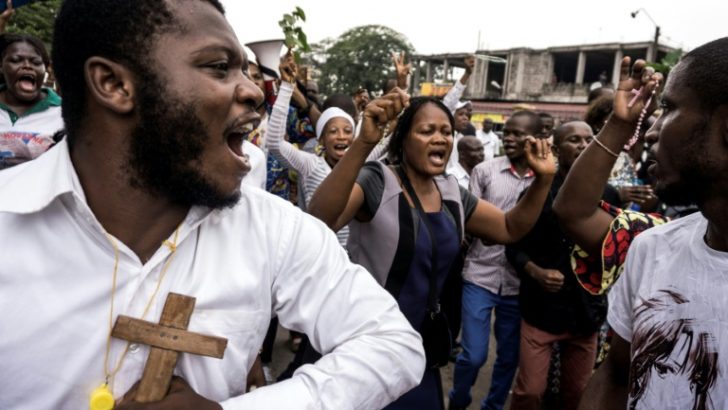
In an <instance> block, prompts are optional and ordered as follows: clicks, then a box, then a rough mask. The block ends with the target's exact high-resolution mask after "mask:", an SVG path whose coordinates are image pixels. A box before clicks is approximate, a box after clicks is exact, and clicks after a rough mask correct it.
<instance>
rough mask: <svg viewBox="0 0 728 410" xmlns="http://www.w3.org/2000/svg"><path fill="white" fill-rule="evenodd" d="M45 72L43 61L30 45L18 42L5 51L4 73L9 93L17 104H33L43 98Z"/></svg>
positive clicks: (3, 60)
mask: <svg viewBox="0 0 728 410" xmlns="http://www.w3.org/2000/svg"><path fill="white" fill-rule="evenodd" d="M45 71H46V67H45V64H44V63H43V59H42V58H41V56H40V54H38V52H37V51H35V48H33V46H31V45H30V44H28V43H26V42H23V41H16V42H15V43H13V44H11V45H9V46H8V47H7V48H6V49H5V54H4V55H3V59H2V72H3V75H4V76H5V82H6V84H7V86H8V88H7V91H8V93H9V94H11V95H12V96H13V97H14V98H15V100H17V101H16V102H19V103H26V104H31V103H35V102H37V101H38V100H40V99H41V98H42V95H41V92H40V90H41V87H42V86H43V80H44V77H45Z"/></svg>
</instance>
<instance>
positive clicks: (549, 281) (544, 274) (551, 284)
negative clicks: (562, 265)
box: [526, 262, 564, 293]
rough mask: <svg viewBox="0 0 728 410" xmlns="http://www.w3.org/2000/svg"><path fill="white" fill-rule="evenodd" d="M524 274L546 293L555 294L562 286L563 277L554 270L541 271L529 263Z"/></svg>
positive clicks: (541, 269)
mask: <svg viewBox="0 0 728 410" xmlns="http://www.w3.org/2000/svg"><path fill="white" fill-rule="evenodd" d="M526 272H528V274H529V275H530V276H531V277H532V278H533V279H535V280H536V282H538V283H539V284H540V285H541V287H542V288H544V290H546V291H547V292H553V293H556V292H558V291H559V290H561V287H563V286H564V275H563V274H562V273H561V272H559V271H557V270H556V269H543V268H541V267H540V266H538V265H536V264H535V263H533V262H529V263H528V264H527V265H526Z"/></svg>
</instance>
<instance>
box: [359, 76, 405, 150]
mask: <svg viewBox="0 0 728 410" xmlns="http://www.w3.org/2000/svg"><path fill="white" fill-rule="evenodd" d="M409 99H410V96H409V94H407V93H405V92H404V91H402V90H400V89H399V88H395V89H393V90H392V91H391V92H390V93H389V94H386V95H383V96H381V97H379V98H377V99H375V100H373V101H371V102H370V103H369V104H367V106H366V108H364V116H363V120H362V127H361V133H360V134H359V137H358V138H360V139H361V140H362V141H364V142H367V143H370V144H376V143H377V142H379V141H380V140H381V139H382V138H383V137H384V134H385V129H384V128H385V126H386V125H387V123H388V122H389V121H391V120H393V119H396V118H397V116H398V115H399V113H400V112H402V110H404V109H405V108H407V106H408V105H409Z"/></svg>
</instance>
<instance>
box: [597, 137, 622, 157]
mask: <svg viewBox="0 0 728 410" xmlns="http://www.w3.org/2000/svg"><path fill="white" fill-rule="evenodd" d="M592 141H594V142H596V143H597V145H599V146H600V147H602V148H603V149H604V151H607V153H608V154H609V155H611V156H613V157H614V158H619V154H615V153H614V151H612V150H611V149H609V147H607V146H606V145H604V143H603V142H601V141H599V138H594V139H593V140H592Z"/></svg>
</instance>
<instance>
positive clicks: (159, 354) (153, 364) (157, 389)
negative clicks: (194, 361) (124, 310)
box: [111, 293, 227, 403]
mask: <svg viewBox="0 0 728 410" xmlns="http://www.w3.org/2000/svg"><path fill="white" fill-rule="evenodd" d="M194 308H195V298H193V297H190V296H184V295H179V294H176V293H170V294H169V295H167V300H166V301H165V302H164V310H162V317H161V318H160V320H159V324H156V323H151V322H147V321H144V320H139V319H134V318H131V317H128V316H122V315H119V317H118V318H117V319H116V323H115V324H114V329H113V330H112V331H111V336H113V337H116V338H119V339H124V340H128V341H130V342H132V343H143V344H145V345H149V346H150V347H151V349H150V351H149V357H147V363H146V365H145V366H144V374H143V375H142V380H141V382H140V383H139V389H138V390H137V394H136V398H135V400H136V401H137V402H140V403H149V402H154V401H159V400H162V399H163V398H164V396H165V395H166V394H167V390H169V384H170V382H171V381H172V372H173V371H174V367H175V366H176V365H177V357H178V356H179V353H180V352H185V353H192V354H198V355H203V356H210V357H216V358H218V359H222V356H223V354H224V353H225V348H226V347H227V339H225V338H222V337H216V336H207V335H202V334H199V333H193V332H189V331H187V330H186V329H187V326H188V325H189V323H190V316H191V315H192V310H193V309H194Z"/></svg>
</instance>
